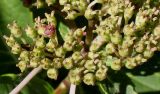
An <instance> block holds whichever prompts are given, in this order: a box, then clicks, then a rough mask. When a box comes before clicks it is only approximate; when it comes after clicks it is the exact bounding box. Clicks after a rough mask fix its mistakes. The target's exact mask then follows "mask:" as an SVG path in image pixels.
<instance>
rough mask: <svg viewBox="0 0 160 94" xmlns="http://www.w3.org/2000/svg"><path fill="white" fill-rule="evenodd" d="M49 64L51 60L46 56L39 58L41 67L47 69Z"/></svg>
mask: <svg viewBox="0 0 160 94" xmlns="http://www.w3.org/2000/svg"><path fill="white" fill-rule="evenodd" d="M50 64H51V60H50V59H48V58H44V59H42V60H41V66H42V68H43V69H48V68H49V65H50Z"/></svg>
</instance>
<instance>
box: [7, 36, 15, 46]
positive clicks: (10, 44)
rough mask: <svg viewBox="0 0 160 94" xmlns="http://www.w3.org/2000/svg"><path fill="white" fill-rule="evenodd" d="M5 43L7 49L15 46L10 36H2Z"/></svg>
mask: <svg viewBox="0 0 160 94" xmlns="http://www.w3.org/2000/svg"><path fill="white" fill-rule="evenodd" d="M4 38H5V40H6V43H7V45H8V46H9V47H13V45H14V44H15V42H16V40H15V38H14V36H13V35H12V34H11V35H10V37H7V36H4Z"/></svg>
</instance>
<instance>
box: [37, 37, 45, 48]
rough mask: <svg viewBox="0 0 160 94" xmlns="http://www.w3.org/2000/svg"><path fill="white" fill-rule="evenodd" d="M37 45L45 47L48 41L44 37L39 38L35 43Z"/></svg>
mask: <svg viewBox="0 0 160 94" xmlns="http://www.w3.org/2000/svg"><path fill="white" fill-rule="evenodd" d="M35 46H36V47H37V48H38V49H44V48H45V46H46V42H45V40H44V37H41V38H38V39H37V41H36V43H35Z"/></svg>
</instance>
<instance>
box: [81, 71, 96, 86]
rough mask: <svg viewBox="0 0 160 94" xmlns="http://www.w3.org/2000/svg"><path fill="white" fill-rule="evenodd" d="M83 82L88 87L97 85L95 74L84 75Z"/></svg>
mask: <svg viewBox="0 0 160 94" xmlns="http://www.w3.org/2000/svg"><path fill="white" fill-rule="evenodd" d="M83 82H84V83H85V84H87V85H92V86H93V85H94V84H95V76H94V74H93V73H87V74H85V75H84V78H83Z"/></svg>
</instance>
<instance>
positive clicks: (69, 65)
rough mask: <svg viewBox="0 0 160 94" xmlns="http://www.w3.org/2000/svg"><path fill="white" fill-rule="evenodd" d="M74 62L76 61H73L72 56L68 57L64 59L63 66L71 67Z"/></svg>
mask: <svg viewBox="0 0 160 94" xmlns="http://www.w3.org/2000/svg"><path fill="white" fill-rule="evenodd" d="M73 63H74V61H73V59H72V57H68V58H66V59H65V60H64V61H63V66H64V67H65V68H66V69H71V68H72V67H73Z"/></svg>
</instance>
